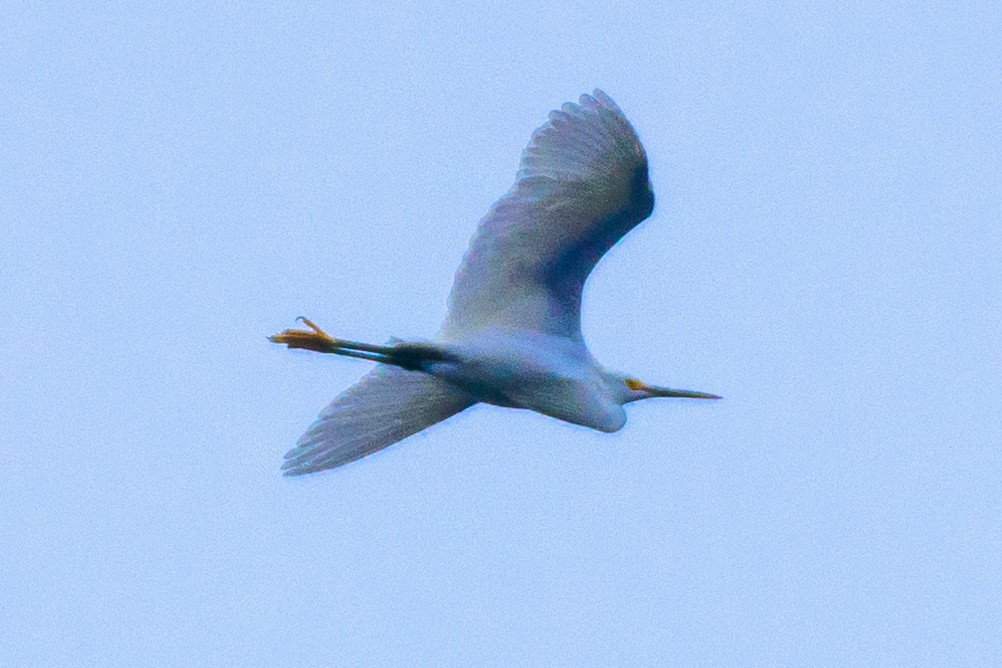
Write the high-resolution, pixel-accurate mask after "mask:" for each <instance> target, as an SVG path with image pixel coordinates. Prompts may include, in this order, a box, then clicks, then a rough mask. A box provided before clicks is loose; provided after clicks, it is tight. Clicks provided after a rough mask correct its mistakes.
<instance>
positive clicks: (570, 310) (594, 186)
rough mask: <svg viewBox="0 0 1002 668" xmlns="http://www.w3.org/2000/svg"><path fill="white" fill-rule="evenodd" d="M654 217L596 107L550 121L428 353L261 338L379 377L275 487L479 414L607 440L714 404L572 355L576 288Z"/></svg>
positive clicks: (640, 176)
mask: <svg viewBox="0 0 1002 668" xmlns="http://www.w3.org/2000/svg"><path fill="white" fill-rule="evenodd" d="M653 206H654V194H653V192H652V190H651V186H650V181H649V180H648V177H647V156H646V154H645V153H644V149H643V147H642V146H641V144H640V140H639V139H638V138H637V135H636V133H635V132H634V130H633V127H632V126H631V125H630V123H629V121H627V120H626V117H625V116H624V115H623V113H622V111H620V109H619V107H617V106H616V104H615V103H614V102H613V101H612V100H611V99H610V98H609V97H608V96H607V95H605V94H604V93H603V92H602V91H599V90H596V91H595V92H594V94H593V95H582V96H581V99H580V101H579V102H578V103H577V104H574V103H567V104H565V105H563V107H561V109H560V110H559V111H553V112H551V113H550V118H549V121H548V122H547V123H546V124H545V125H543V126H542V127H541V128H539V129H538V130H536V131H535V132H534V133H533V135H532V138H531V140H530V142H529V145H528V146H527V147H526V149H525V151H524V152H523V153H522V161H521V165H520V167H519V170H518V176H517V178H516V181H515V184H514V185H513V186H512V188H511V189H510V190H509V191H508V193H506V194H505V195H504V196H503V197H502V198H501V199H499V200H498V201H497V202H495V203H494V205H493V206H491V208H490V211H488V213H487V215H486V216H485V217H484V218H483V219H482V220H481V221H480V225H479V227H478V229H477V232H476V234H475V235H474V237H473V240H472V241H471V243H470V247H469V249H468V250H467V252H466V256H465V257H464V259H463V263H462V265H461V266H460V268H459V271H458V272H457V274H456V279H455V283H454V284H453V288H452V293H451V294H450V296H449V313H448V316H447V317H446V320H445V322H444V323H443V325H442V329H441V331H440V333H439V335H438V336H437V337H436V338H435V339H434V340H433V341H429V342H400V343H396V344H392V345H386V346H379V345H371V344H365V343H358V342H354V341H345V340H342V339H335V338H332V337H330V336H328V335H327V334H326V333H324V332H323V331H322V330H320V329H319V328H318V327H317V326H316V325H314V324H313V323H312V322H310V321H309V320H305V319H304V321H305V322H306V324H307V325H309V326H310V328H311V329H310V330H286V331H285V332H282V333H281V334H278V335H276V336H274V337H272V340H273V341H275V342H277V343H284V344H286V345H288V346H289V347H290V348H306V349H309V350H315V351H317V352H327V353H335V354H340V355H347V356H351V357H360V358H362V359H367V360H371V361H374V362H378V363H379V365H378V366H377V367H376V368H375V369H374V370H373V371H371V372H370V373H369V374H368V375H366V376H365V377H364V378H363V379H362V380H361V381H359V382H358V383H357V384H356V385H354V386H353V387H351V388H349V389H348V390H346V391H345V392H344V393H342V394H341V395H340V396H339V397H338V398H337V399H335V400H334V402H333V403H331V405H330V406H328V407H327V408H326V409H325V410H324V412H323V413H322V414H321V415H320V417H319V418H318V419H317V421H316V422H315V423H314V425H313V426H312V427H311V428H310V430H309V431H307V433H306V434H304V435H303V437H302V438H301V439H300V440H299V442H298V443H297V445H296V447H295V448H293V449H292V450H291V451H290V452H289V453H288V454H287V455H286V463H285V465H284V467H283V468H284V469H285V472H286V474H287V475H300V474H303V473H311V472H313V471H320V470H323V469H329V468H334V467H336V466H340V465H342V464H346V463H348V462H350V461H354V460H355V459H358V458H360V457H363V456H365V455H366V454H369V453H371V452H375V451H376V450H380V449H382V448H385V447H387V446H388V445H391V444H393V443H395V442H397V441H399V440H401V439H403V438H406V437H407V436H409V435H411V434H413V433H416V432H418V431H420V430H421V429H424V428H425V427H428V426H430V425H432V424H435V423H437V422H440V421H442V420H444V419H446V418H447V417H449V416H451V415H454V414H455V413H458V412H460V411H462V410H464V409H465V408H467V407H469V406H471V405H473V404H474V403H477V402H481V401H482V402H487V403H491V404H495V405H499V406H508V407H514V408H528V409H531V410H535V411H538V412H540V413H543V414H545V415H550V416H552V417H556V418H558V419H561V420H566V421H568V422H574V423H576V424H581V425H585V426H589V427H593V428H595V429H600V430H603V431H615V430H617V429H619V428H621V427H622V426H623V424H624V423H625V421H626V415H625V413H624V411H623V408H622V406H623V404H625V403H628V402H631V401H636V400H638V399H645V398H649V397H688V398H700V399H706V398H712V399H716V398H719V397H716V396H715V395H712V394H706V393H702V392H693V391H690V390H672V389H669V388H661V387H655V386H651V385H647V384H646V383H642V382H640V381H638V380H635V379H633V378H631V377H629V376H627V375H625V374H620V373H617V372H614V371H610V370H608V369H605V368H604V367H602V366H601V365H599V364H598V363H597V362H596V361H595V360H594V358H593V357H592V356H591V353H590V352H589V351H588V349H587V347H586V346H585V344H584V340H583V338H582V335H581V326H580V320H581V294H582V288H583V287H584V283H585V281H586V280H587V278H588V274H589V273H590V272H591V270H592V268H593V267H594V266H595V263H597V262H598V261H599V260H600V259H601V257H602V255H603V254H604V253H605V252H606V251H607V250H608V249H609V248H611V247H612V246H613V245H614V244H615V243H616V242H617V241H618V240H619V239H620V238H621V237H622V236H623V235H624V234H626V233H627V232H629V231H630V230H631V229H632V228H633V227H635V226H636V225H637V224H638V223H640V222H641V221H642V220H644V219H645V218H646V217H647V216H649V215H650V213H651V210H652V209H653Z"/></svg>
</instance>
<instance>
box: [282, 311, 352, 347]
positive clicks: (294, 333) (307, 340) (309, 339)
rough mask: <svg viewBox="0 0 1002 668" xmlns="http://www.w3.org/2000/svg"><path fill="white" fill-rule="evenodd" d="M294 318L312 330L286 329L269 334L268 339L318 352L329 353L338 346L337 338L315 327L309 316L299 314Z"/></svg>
mask: <svg viewBox="0 0 1002 668" xmlns="http://www.w3.org/2000/svg"><path fill="white" fill-rule="evenodd" d="M296 320H301V321H302V322H303V324H305V325H306V326H307V327H309V328H310V329H311V330H313V331H308V330H305V329H287V330H285V331H284V332H282V333H280V334H276V335H275V336H269V337H268V339H269V340H270V341H273V342H275V343H284V344H285V345H287V346H289V347H290V348H304V349H306V350H314V351H316V352H318V353H329V352H332V351H333V350H334V349H335V348H337V347H338V341H337V339H334V338H332V337H331V336H330V335H329V334H327V332H325V331H324V330H322V329H320V328H319V327H317V326H316V325H315V324H314V323H313V321H312V320H310V319H309V318H304V317H303V316H299V317H298V318H296Z"/></svg>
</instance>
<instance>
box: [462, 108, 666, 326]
mask: <svg viewBox="0 0 1002 668" xmlns="http://www.w3.org/2000/svg"><path fill="white" fill-rule="evenodd" d="M653 208H654V193H653V192H652V191H651V186H650V181H649V180H648V178H647V156H646V154H645V153H644V148H643V146H641V145H640V140H639V139H637V135H636V133H635V132H634V130H633V127H632V126H631V125H630V122H629V121H627V120H626V117H625V116H624V115H623V112H622V111H620V109H619V107H617V106H616V103H615V102H613V101H612V100H611V99H609V97H608V96H607V95H606V94H605V93H603V92H602V91H600V90H596V91H595V92H594V95H582V96H581V99H580V101H579V103H578V104H574V103H571V102H568V103H567V104H565V105H563V107H561V109H560V110H559V111H553V112H550V120H549V122H547V123H546V125H544V126H542V127H541V128H539V129H538V130H536V131H535V132H534V133H533V135H532V139H531V140H530V141H529V145H528V146H527V147H526V149H525V151H523V153H522V162H521V165H520V167H519V170H518V176H517V178H516V181H515V185H514V186H512V188H511V190H509V191H508V193H507V194H505V195H504V197H502V198H501V199H499V200H498V201H497V202H495V203H494V204H493V206H491V209H490V211H488V212H487V215H486V216H485V217H484V218H483V219H482V220H481V221H480V226H479V228H478V230H477V233H476V234H475V235H474V237H473V240H472V241H471V242H470V247H469V249H468V250H467V251H466V257H465V258H464V259H463V264H462V266H461V267H460V268H459V272H458V273H457V274H456V280H455V283H454V284H453V286H452V294H451V295H450V297H449V315H448V317H447V318H446V321H445V324H444V325H443V330H442V334H443V336H445V337H447V338H449V337H455V336H457V335H462V334H468V333H474V332H476V331H478V330H482V329H488V328H491V329H508V330H511V329H531V330H535V331H543V332H548V333H551V334H556V335H560V336H569V337H572V338H580V336H581V328H580V317H581V290H582V288H583V287H584V282H585V280H586V279H587V278H588V274H589V272H590V271H591V270H592V267H594V266H595V263H596V262H598V261H599V259H600V258H601V257H602V255H603V254H604V253H605V252H606V251H607V250H609V248H611V247H612V246H613V244H615V243H616V242H617V241H618V240H619V239H620V238H621V237H622V236H623V235H624V234H626V233H627V232H629V231H630V230H631V229H633V227H635V226H636V225H637V224H638V223H639V222H640V221H642V220H643V219H645V218H647V216H649V215H650V214H651V210H652V209H653Z"/></svg>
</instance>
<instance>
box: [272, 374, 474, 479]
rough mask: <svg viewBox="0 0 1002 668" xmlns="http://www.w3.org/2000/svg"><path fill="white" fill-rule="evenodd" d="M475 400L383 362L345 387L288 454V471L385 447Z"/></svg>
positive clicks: (335, 464) (430, 378) (296, 471)
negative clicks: (353, 383) (354, 382)
mask: <svg viewBox="0 0 1002 668" xmlns="http://www.w3.org/2000/svg"><path fill="white" fill-rule="evenodd" d="M474 403H476V401H475V400H474V399H473V398H472V397H470V395H468V394H467V393H466V392H463V391H462V390H460V389H459V388H457V387H455V386H454V385H452V384H450V383H448V382H447V381H444V380H441V379H439V378H436V377H434V376H430V375H428V374H425V373H421V372H417V371H406V370H404V369H401V368H399V367H394V366H388V365H384V364H380V365H379V366H377V367H376V368H374V369H373V370H372V371H370V372H369V373H368V374H366V375H365V376H364V377H363V378H362V379H361V380H360V381H358V382H357V383H356V384H355V385H353V386H351V387H349V388H348V389H347V390H345V391H344V392H342V393H341V394H340V395H339V396H338V397H337V398H336V399H334V401H333V402H331V404H330V405H329V406H327V408H325V409H324V411H323V412H322V413H321V414H320V416H319V417H318V418H317V419H316V421H315V422H314V423H313V425H312V426H311V427H310V429H309V430H308V431H307V432H306V433H305V434H303V436H302V437H301V438H300V439H299V441H298V442H297V443H296V447H295V448H293V449H292V450H290V451H289V452H288V453H287V454H286V455H285V459H286V462H285V464H284V465H283V466H282V469H283V470H284V471H285V475H303V474H304V473H313V472H314V471H322V470H324V469H332V468H336V467H338V466H341V465H343V464H347V463H349V462H353V461H355V460H356V459H359V458H361V457H364V456H366V455H368V454H371V453H373V452H376V451H377V450H382V449H383V448H385V447H388V446H390V445H393V444H394V443H396V442H397V441H400V440H401V439H404V438H406V437H408V436H410V435H411V434H415V433H417V432H419V431H421V430H422V429H424V428H426V427H430V426H431V425H433V424H435V423H437V422H441V421H442V420H444V419H446V418H447V417H450V416H452V415H455V414H456V413H459V412H460V411H462V410H464V409H466V408H468V407H469V406H472V405H473V404H474Z"/></svg>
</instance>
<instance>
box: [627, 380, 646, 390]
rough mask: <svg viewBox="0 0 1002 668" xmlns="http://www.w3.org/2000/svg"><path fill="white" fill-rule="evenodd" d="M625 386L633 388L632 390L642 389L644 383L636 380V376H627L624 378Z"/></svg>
mask: <svg viewBox="0 0 1002 668" xmlns="http://www.w3.org/2000/svg"><path fill="white" fill-rule="evenodd" d="M626 386H627V387H628V388H630V389H631V390H633V391H634V392H637V391H639V390H642V389H644V387H645V386H644V384H643V383H642V382H640V381H639V380H637V379H636V378H627V379H626Z"/></svg>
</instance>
